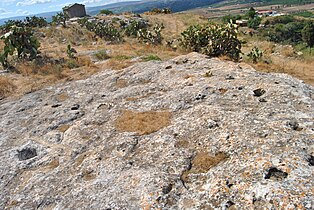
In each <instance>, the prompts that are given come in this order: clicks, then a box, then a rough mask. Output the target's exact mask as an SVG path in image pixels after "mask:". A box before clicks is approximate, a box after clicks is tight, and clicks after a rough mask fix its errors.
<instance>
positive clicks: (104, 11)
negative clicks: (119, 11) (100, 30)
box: [98, 9, 113, 15]
mask: <svg viewBox="0 0 314 210" xmlns="http://www.w3.org/2000/svg"><path fill="white" fill-rule="evenodd" d="M98 15H113V12H112V11H110V10H108V9H102V10H100V11H99V13H98Z"/></svg>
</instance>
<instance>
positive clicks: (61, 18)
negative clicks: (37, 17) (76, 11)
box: [52, 12, 69, 28]
mask: <svg viewBox="0 0 314 210" xmlns="http://www.w3.org/2000/svg"><path fill="white" fill-rule="evenodd" d="M68 19H69V16H68V14H67V13H63V12H58V13H57V14H56V15H55V16H52V23H54V24H57V25H59V24H61V25H62V26H63V27H64V28H65V27H66V21H67V20H68Z"/></svg>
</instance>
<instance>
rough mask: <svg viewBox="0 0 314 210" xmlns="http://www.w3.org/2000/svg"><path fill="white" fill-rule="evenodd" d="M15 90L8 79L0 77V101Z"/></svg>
mask: <svg viewBox="0 0 314 210" xmlns="http://www.w3.org/2000/svg"><path fill="white" fill-rule="evenodd" d="M15 88H16V86H15V85H14V84H13V82H12V81H11V80H10V79H9V78H7V77H3V76H0V99H3V98H4V97H6V96H7V95H9V94H10V93H12V92H13V91H14V89H15Z"/></svg>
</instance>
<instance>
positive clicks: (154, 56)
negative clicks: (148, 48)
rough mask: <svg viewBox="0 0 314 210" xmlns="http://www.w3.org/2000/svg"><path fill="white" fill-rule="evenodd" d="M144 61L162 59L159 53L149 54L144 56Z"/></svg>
mask: <svg viewBox="0 0 314 210" xmlns="http://www.w3.org/2000/svg"><path fill="white" fill-rule="evenodd" d="M142 60H143V61H146V62H147V61H161V59H160V58H159V57H158V55H153V54H151V55H147V56H145V57H143V58H142Z"/></svg>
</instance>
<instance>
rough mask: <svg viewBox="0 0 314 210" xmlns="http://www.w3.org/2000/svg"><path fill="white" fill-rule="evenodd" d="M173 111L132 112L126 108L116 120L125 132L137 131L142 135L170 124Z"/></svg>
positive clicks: (120, 129) (119, 128) (117, 125)
mask: <svg viewBox="0 0 314 210" xmlns="http://www.w3.org/2000/svg"><path fill="white" fill-rule="evenodd" d="M170 118H171V113H170V112H168V111H163V112H155V111H148V112H132V111H128V110H125V111H123V113H122V115H121V116H120V117H119V118H118V119H117V120H116V123H115V125H116V128H117V129H118V130H119V131H124V132H136V133H138V134H140V135H145V134H150V133H153V132H156V131H158V130H160V129H161V128H164V127H166V126H168V125H169V124H170Z"/></svg>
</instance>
